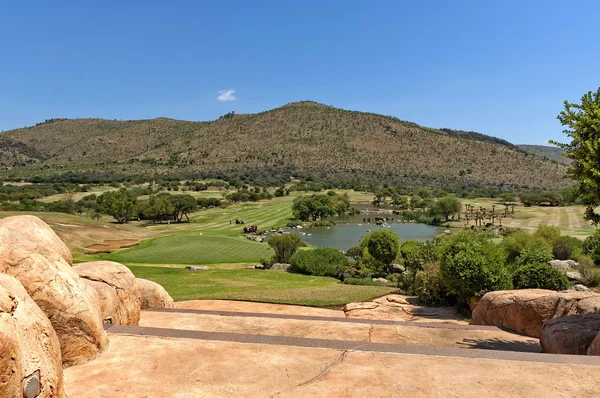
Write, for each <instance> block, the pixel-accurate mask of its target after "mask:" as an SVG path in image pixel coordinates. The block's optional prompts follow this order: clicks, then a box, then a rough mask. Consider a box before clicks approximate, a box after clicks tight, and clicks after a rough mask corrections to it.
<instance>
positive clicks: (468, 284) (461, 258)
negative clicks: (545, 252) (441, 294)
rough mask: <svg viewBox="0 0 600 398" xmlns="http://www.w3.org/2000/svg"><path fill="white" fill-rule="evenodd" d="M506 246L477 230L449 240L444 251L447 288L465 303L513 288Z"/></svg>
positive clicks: (441, 258)
mask: <svg viewBox="0 0 600 398" xmlns="http://www.w3.org/2000/svg"><path fill="white" fill-rule="evenodd" d="M505 263H506V252H505V251H504V248H503V247H502V245H497V244H495V243H493V242H492V241H491V240H489V239H487V238H485V237H483V236H481V235H479V234H478V233H477V232H475V231H461V232H459V233H457V234H455V235H453V236H451V237H450V238H448V239H446V240H445V241H444V242H443V244H442V247H441V251H440V270H441V275H442V280H443V281H444V284H445V285H446V287H447V288H448V289H449V290H450V291H451V292H453V293H456V294H457V295H458V296H459V297H460V298H462V299H463V300H466V299H468V298H469V297H471V296H481V295H483V294H485V293H486V292H489V291H493V290H504V289H507V288H509V287H510V278H509V276H508V272H507V270H506V269H505Z"/></svg>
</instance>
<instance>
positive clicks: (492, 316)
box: [470, 289, 600, 337]
mask: <svg viewBox="0 0 600 398" xmlns="http://www.w3.org/2000/svg"><path fill="white" fill-rule="evenodd" d="M598 313H600V294H597V293H593V292H578V291H573V290H565V291H562V292H555V291H552V290H542V289H528V290H505V291H497V292H490V293H486V294H485V296H483V297H482V298H481V300H480V301H479V304H478V305H477V308H475V311H473V315H472V317H471V322H470V323H471V324H472V325H492V326H499V327H505V328H508V329H511V330H514V331H517V332H519V333H524V334H526V335H528V336H532V337H539V336H540V331H541V329H542V326H543V324H544V322H546V321H548V320H550V319H553V318H558V317H563V316H569V315H583V314H598Z"/></svg>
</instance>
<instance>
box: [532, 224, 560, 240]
mask: <svg viewBox="0 0 600 398" xmlns="http://www.w3.org/2000/svg"><path fill="white" fill-rule="evenodd" d="M533 236H534V237H536V238H541V239H543V240H545V241H546V242H548V244H550V245H552V243H554V241H555V240H556V239H558V238H559V237H560V228H559V227H555V226H554V225H543V224H542V225H538V227H537V229H536V230H535V232H534V233H533Z"/></svg>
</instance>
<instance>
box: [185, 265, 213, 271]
mask: <svg viewBox="0 0 600 398" xmlns="http://www.w3.org/2000/svg"><path fill="white" fill-rule="evenodd" d="M185 269H187V270H188V271H192V272H198V271H208V270H209V269H210V268H209V267H207V266H206V265H188V266H187V267H185Z"/></svg>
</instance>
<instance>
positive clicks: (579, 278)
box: [565, 271, 587, 283]
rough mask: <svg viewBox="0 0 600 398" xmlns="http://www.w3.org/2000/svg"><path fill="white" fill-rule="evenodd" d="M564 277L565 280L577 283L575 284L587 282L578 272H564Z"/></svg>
mask: <svg viewBox="0 0 600 398" xmlns="http://www.w3.org/2000/svg"><path fill="white" fill-rule="evenodd" d="M565 275H566V276H567V279H569V280H571V281H577V282H582V283H585V282H587V280H586V279H585V277H584V276H583V275H581V273H580V272H579V271H568V272H565Z"/></svg>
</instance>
